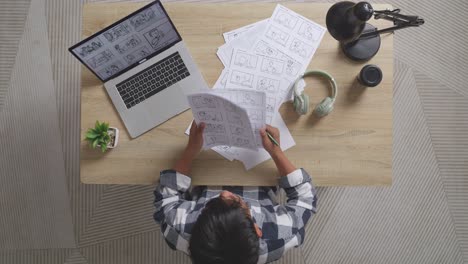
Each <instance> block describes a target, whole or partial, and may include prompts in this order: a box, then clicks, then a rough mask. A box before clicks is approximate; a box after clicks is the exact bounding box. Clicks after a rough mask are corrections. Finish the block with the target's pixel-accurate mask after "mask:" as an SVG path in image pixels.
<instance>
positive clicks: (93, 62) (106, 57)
mask: <svg viewBox="0 0 468 264" xmlns="http://www.w3.org/2000/svg"><path fill="white" fill-rule="evenodd" d="M113 58H114V54H112V52H110V50H104V51H103V52H101V53H98V54H97V55H96V56H94V57H92V58H90V59H89V60H87V61H86V63H87V64H88V65H89V66H90V67H91V68H98V67H101V66H102V65H104V64H106V63H108V62H109V61H111V60H112V59H113Z"/></svg>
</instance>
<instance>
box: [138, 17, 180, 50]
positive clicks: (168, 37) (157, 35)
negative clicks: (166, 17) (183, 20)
mask: <svg viewBox="0 0 468 264" xmlns="http://www.w3.org/2000/svg"><path fill="white" fill-rule="evenodd" d="M143 35H144V36H145V39H146V40H147V41H148V43H149V44H150V45H151V47H152V48H153V49H154V50H158V49H160V48H162V47H163V46H164V45H166V44H167V43H170V42H171V41H173V40H175V39H177V33H176V31H175V30H173V29H172V26H171V24H170V23H169V22H165V23H163V24H161V25H159V26H157V27H155V28H153V29H151V30H149V31H148V32H146V33H145V34H143Z"/></svg>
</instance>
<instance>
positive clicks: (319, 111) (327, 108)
mask: <svg viewBox="0 0 468 264" xmlns="http://www.w3.org/2000/svg"><path fill="white" fill-rule="evenodd" d="M333 104H334V102H333V99H332V98H331V97H327V98H325V99H323V100H322V101H321V102H320V104H318V105H317V107H315V109H314V114H315V115H316V116H318V117H324V116H326V115H328V114H329V113H331V111H333Z"/></svg>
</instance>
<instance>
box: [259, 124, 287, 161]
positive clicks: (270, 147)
mask: <svg viewBox="0 0 468 264" xmlns="http://www.w3.org/2000/svg"><path fill="white" fill-rule="evenodd" d="M267 132H268V133H270V135H271V136H272V137H273V138H274V139H275V140H276V142H278V144H280V132H279V130H278V129H277V128H276V127H272V126H270V125H266V128H262V129H260V136H261V137H262V144H263V147H264V148H265V150H266V151H267V152H268V153H270V156H274V155H275V154H278V153H280V152H282V150H281V147H280V146H277V145H275V144H274V143H273V142H272V141H271V139H270V138H269V137H268V134H267ZM280 145H281V144H280Z"/></svg>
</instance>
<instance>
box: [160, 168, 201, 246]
mask: <svg viewBox="0 0 468 264" xmlns="http://www.w3.org/2000/svg"><path fill="white" fill-rule="evenodd" d="M190 183H191V179H190V178H189V177H187V176H186V175H184V174H182V173H179V172H176V171H175V170H164V171H161V173H160V179H159V185H158V186H157V187H156V189H155V190H154V196H155V200H154V206H155V207H156V212H155V213H154V215H153V217H154V220H155V221H156V222H157V223H159V224H160V225H161V232H162V233H163V235H164V238H165V240H166V242H167V244H168V245H169V247H170V248H172V249H174V250H181V251H183V252H185V253H186V254H188V241H189V239H190V236H189V235H188V234H187V233H186V232H184V231H185V229H186V226H187V225H188V224H193V223H192V222H193V221H195V220H194V219H196V216H194V215H193V214H194V212H193V208H194V206H195V202H193V201H189V200H186V199H185V196H186V194H185V192H186V191H187V190H188V189H189V187H190Z"/></svg>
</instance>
